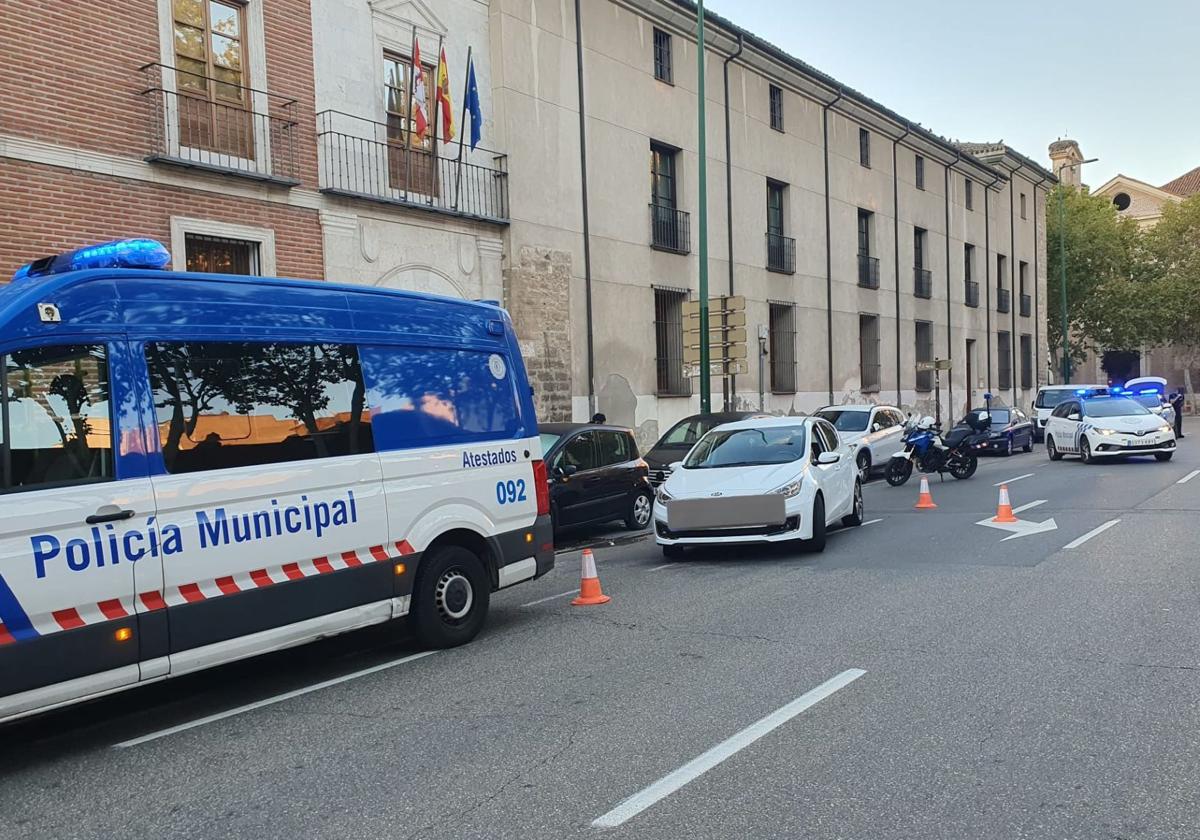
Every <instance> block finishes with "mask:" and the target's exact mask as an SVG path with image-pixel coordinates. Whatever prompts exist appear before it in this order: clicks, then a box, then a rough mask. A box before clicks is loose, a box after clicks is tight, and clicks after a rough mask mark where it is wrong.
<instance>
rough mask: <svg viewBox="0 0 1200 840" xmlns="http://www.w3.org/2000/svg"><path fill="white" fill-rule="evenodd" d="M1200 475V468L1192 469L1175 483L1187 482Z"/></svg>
mask: <svg viewBox="0 0 1200 840" xmlns="http://www.w3.org/2000/svg"><path fill="white" fill-rule="evenodd" d="M1198 475H1200V470H1192V471H1191V472H1190V473H1188V474H1187V475H1185V476H1184V477H1183V478H1181V479H1179V480H1178V481H1176V482H1175V483H1176V484H1187V483H1188V482H1189V481H1191V480H1192V479H1193V478H1195V477H1196V476H1198Z"/></svg>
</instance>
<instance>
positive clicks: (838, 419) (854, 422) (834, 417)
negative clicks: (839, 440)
mask: <svg viewBox="0 0 1200 840" xmlns="http://www.w3.org/2000/svg"><path fill="white" fill-rule="evenodd" d="M817 416H818V417H824V418H825V419H826V420H828V421H829V422H830V423H832V424H833V428H835V429H837V430H838V431H839V432H865V431H866V430H867V420H868V419H869V418H870V416H871V412H869V411H851V410H848V409H842V408H823V409H821V410H820V411H818V412H817Z"/></svg>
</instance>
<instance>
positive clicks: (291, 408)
mask: <svg viewBox="0 0 1200 840" xmlns="http://www.w3.org/2000/svg"><path fill="white" fill-rule="evenodd" d="M135 349H136V350H137V351H138V352H142V353H144V356H145V359H146V365H147V369H148V373H149V380H150V389H151V395H152V398H153V403H154V411H155V414H156V416H155V418H153V420H151V421H149V422H150V423H151V424H152V425H156V426H157V431H158V434H157V439H158V445H159V450H160V451H159V452H158V453H156V454H154V455H152V456H151V458H150V472H151V476H152V482H153V485H154V492H155V497H156V500H157V507H158V525H159V531H160V533H161V534H163V537H162V541H161V549H160V558H161V562H162V569H163V578H164V588H163V598H164V600H165V603H166V608H167V616H168V620H169V624H170V646H171V663H170V665H171V673H172V674H178V673H182V672H184V671H189V670H194V669H196V668H201V667H205V666H207V665H210V664H213V663H214V662H218V661H222V660H227V659H232V658H237V657H239V656H246V655H251V654H253V653H255V652H259V651H263V650H270V649H274V648H278V647H282V646H285V645H287V644H289V643H292V642H294V641H298V640H300V639H303V638H309V637H312V636H314V635H317V634H319V633H323V632H330V631H334V630H339V629H345V628H347V627H352V626H359V625H365V624H369V623H373V622H376V621H383V620H385V619H387V618H390V617H391V597H392V589H393V582H392V578H393V576H394V575H395V571H394V569H393V567H392V564H391V563H390V562H389V561H391V560H392V559H393V558H394V557H396V556H398V551H397V550H396V548H395V546H389V545H388V544H387V519H386V511H385V509H384V501H383V487H382V478H381V475H380V465H379V458H378V456H377V455H376V454H375V446H374V442H373V438H372V433H371V416H370V413H369V411H368V410H367V406H366V399H365V392H364V385H363V379H362V373H361V370H360V366H359V359H358V352H357V350H356V349H355V348H354V347H353V346H350V345H343V344H334V343H310V344H296V343H285V342H262V341H259V342H216V341H147V342H145V343H144V344H139V345H137V347H136V348H135Z"/></svg>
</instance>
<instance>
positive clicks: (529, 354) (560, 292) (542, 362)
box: [504, 245, 571, 422]
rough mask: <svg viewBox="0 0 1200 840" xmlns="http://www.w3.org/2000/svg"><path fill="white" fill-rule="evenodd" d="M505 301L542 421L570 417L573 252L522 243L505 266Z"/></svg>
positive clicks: (539, 417) (539, 418)
mask: <svg viewBox="0 0 1200 840" xmlns="http://www.w3.org/2000/svg"><path fill="white" fill-rule="evenodd" d="M504 290H505V305H506V306H507V308H508V311H509V312H510V313H511V315H512V319H513V326H514V327H515V328H516V331H517V337H518V339H519V340H520V342H521V353H522V355H524V357H525V367H526V369H527V370H528V372H529V382H530V384H531V385H532V386H533V402H534V406H535V408H536V409H537V415H538V420H540V421H544V422H553V421H568V420H570V419H571V332H570V330H571V321H570V304H571V255H570V254H569V253H568V252H566V251H556V250H552V249H549V248H538V247H532V246H528V245H523V246H521V247H520V249H519V250H518V252H517V253H516V254H515V255H510V264H509V266H508V268H506V269H505V270H504Z"/></svg>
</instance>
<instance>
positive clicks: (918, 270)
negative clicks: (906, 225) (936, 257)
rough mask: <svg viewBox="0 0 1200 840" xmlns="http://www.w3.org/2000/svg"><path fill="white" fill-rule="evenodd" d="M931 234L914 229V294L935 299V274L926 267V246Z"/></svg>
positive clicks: (923, 230) (920, 229)
mask: <svg viewBox="0 0 1200 840" xmlns="http://www.w3.org/2000/svg"><path fill="white" fill-rule="evenodd" d="M928 239H929V232H928V231H927V230H925V229H924V228H913V294H915V295H916V296H917V297H919V298H931V297H933V272H931V271H930V270H929V269H927V268H926V267H925V245H926V242H927V241H928Z"/></svg>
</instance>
